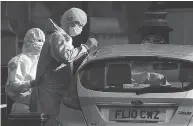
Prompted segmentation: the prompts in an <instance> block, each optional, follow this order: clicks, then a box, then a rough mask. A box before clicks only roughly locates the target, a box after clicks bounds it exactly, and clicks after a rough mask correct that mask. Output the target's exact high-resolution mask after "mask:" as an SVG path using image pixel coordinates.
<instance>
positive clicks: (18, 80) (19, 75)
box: [6, 59, 31, 94]
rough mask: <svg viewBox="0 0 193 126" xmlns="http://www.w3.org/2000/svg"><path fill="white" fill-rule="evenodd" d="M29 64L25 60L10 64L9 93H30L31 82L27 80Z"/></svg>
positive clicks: (7, 88) (7, 89)
mask: <svg viewBox="0 0 193 126" xmlns="http://www.w3.org/2000/svg"><path fill="white" fill-rule="evenodd" d="M28 66H29V64H28V62H27V61H25V60H22V59H20V60H16V61H13V62H9V63H8V81H7V84H6V91H7V93H8V94H9V93H11V92H12V93H18V94H19V93H24V92H26V91H29V90H30V88H31V84H30V81H29V80H25V77H26V76H28V74H27V71H28V69H29V68H28Z"/></svg>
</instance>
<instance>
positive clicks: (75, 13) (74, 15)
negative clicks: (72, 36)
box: [60, 7, 87, 26]
mask: <svg viewBox="0 0 193 126" xmlns="http://www.w3.org/2000/svg"><path fill="white" fill-rule="evenodd" d="M73 21H78V22H79V23H80V24H81V25H82V26H85V25H86V23H87V14H86V13H85V12H84V11H83V10H81V9H79V8H74V7H73V8H71V9H69V10H67V11H66V12H64V14H63V16H62V19H61V20H60V24H61V25H62V24H63V23H65V22H73Z"/></svg>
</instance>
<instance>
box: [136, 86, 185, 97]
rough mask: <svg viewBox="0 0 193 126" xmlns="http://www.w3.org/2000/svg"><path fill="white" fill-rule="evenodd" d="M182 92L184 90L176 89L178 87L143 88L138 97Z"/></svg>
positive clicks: (138, 91) (137, 93) (138, 92)
mask: <svg viewBox="0 0 193 126" xmlns="http://www.w3.org/2000/svg"><path fill="white" fill-rule="evenodd" d="M176 91H178V92H181V91H183V89H181V88H176V87H167V86H160V87H154V86H150V87H145V88H141V89H139V90H137V91H136V95H140V94H144V93H162V92H163V93H165V92H176Z"/></svg>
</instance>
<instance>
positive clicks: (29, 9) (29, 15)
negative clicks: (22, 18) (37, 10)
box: [28, 1, 31, 21]
mask: <svg viewBox="0 0 193 126" xmlns="http://www.w3.org/2000/svg"><path fill="white" fill-rule="evenodd" d="M30 20H31V3H30V1H28V21H30Z"/></svg>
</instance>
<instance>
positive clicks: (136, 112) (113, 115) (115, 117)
mask: <svg viewBox="0 0 193 126" xmlns="http://www.w3.org/2000/svg"><path fill="white" fill-rule="evenodd" d="M109 114H110V115H109V120H110V121H158V122H164V121H165V117H166V110H165V109H157V108H121V109H120V108H114V109H111V110H110V113H109Z"/></svg>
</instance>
